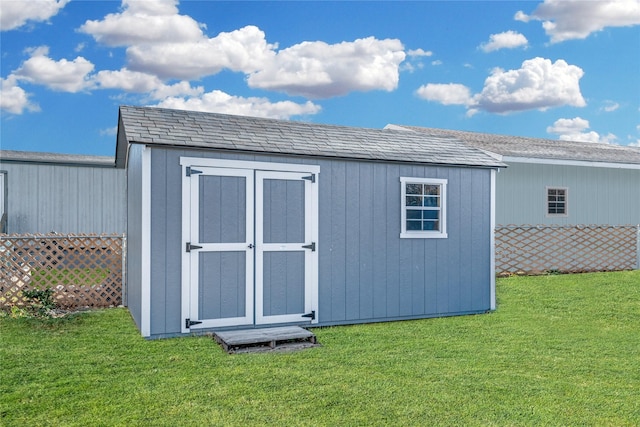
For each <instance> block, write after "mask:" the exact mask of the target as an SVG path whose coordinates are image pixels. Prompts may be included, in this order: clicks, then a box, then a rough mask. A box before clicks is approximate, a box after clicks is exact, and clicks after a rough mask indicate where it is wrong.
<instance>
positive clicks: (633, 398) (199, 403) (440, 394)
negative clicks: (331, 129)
mask: <svg viewBox="0 0 640 427" xmlns="http://www.w3.org/2000/svg"><path fill="white" fill-rule="evenodd" d="M497 294H498V304H499V306H498V310H497V311H496V312H494V313H491V314H485V315H478V316H464V317H452V318H442V319H426V320H419V321H406V322H394V323H381V324H371V325H358V326H346V327H331V328H322V329H316V331H315V332H316V334H317V336H318V339H319V341H320V342H321V343H322V344H323V346H322V347H318V348H314V349H307V350H304V351H299V352H294V353H271V354H237V355H227V354H226V353H224V352H223V351H222V350H221V349H220V347H219V346H218V345H217V344H216V343H215V342H214V341H213V340H212V339H210V338H206V337H188V338H176V339H167V340H157V341H145V340H144V339H142V338H141V337H140V336H139V334H138V332H137V330H136V329H135V327H134V325H133V323H132V321H131V319H130V317H129V314H128V312H127V311H126V310H124V309H108V310H102V311H96V312H91V313H85V314H78V315H74V316H72V317H70V318H63V319H53V320H48V321H36V320H29V319H10V318H6V317H5V318H0V327H1V330H0V333H1V342H0V356H1V364H2V367H1V375H2V377H1V378H0V392H1V402H0V403H1V406H0V417H1V418H0V424H3V425H7V426H23V425H29V426H38V425H43V426H44V425H46V426H56V425H64V426H67V425H69V426H73V425H76V426H87V425H154V426H163V425H166V426H176V425H267V424H270V425H277V426H295V425H310V426H315V425H320V426H323V425H326V426H337V425H340V426H361V425H399V426H409V425H483V426H486V425H489V426H490V425H612V426H625V425H629V426H631V425H640V271H635V272H620V273H596V274H582V275H554V276H542V277H513V278H508V279H501V280H499V281H498V289H497Z"/></svg>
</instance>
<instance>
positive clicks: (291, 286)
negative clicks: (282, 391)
mask: <svg viewBox="0 0 640 427" xmlns="http://www.w3.org/2000/svg"><path fill="white" fill-rule="evenodd" d="M116 152H117V154H116V163H117V164H118V165H119V166H121V167H125V166H126V169H127V200H128V207H127V209H128V213H127V217H128V233H127V236H128V237H127V238H128V256H127V278H128V283H127V292H128V306H129V309H130V311H131V313H132V316H133V318H134V319H135V322H136V324H137V325H138V327H139V328H140V330H141V332H142V335H143V336H145V337H151V338H160V337H167V336H175V335H181V334H187V333H191V332H196V331H203V330H207V329H209V330H210V329H212V328H213V329H216V328H252V327H261V326H268V325H271V326H273V325H283V324H300V325H338V324H351V323H364V322H378V321H389V320H401V319H415V318H424V317H436V316H451V315H461V314H470V313H482V312H486V311H489V310H492V309H494V308H495V283H494V277H495V276H494V271H493V233H492V230H493V226H494V219H493V209H494V208H493V200H494V180H495V176H496V171H497V170H498V169H499V168H501V167H503V166H504V165H503V163H501V162H500V161H498V160H496V159H495V158H493V157H491V156H489V155H487V154H485V153H483V152H482V151H480V150H477V149H475V148H472V147H467V146H465V145H464V144H462V143H460V142H459V141H457V140H454V139H452V138H450V137H447V138H442V137H430V136H427V135H423V134H420V133H415V132H401V131H393V130H374V129H359V128H349V127H341V126H328V125H316V124H305V123H299V122H290V121H278V120H269V119H259V118H250V117H239V116H229V115H220V114H210V113H199V112H187V111H176V110H167V109H156V108H141V107H121V108H120V117H119V123H118V142H117V150H116Z"/></svg>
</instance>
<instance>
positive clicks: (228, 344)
mask: <svg viewBox="0 0 640 427" xmlns="http://www.w3.org/2000/svg"><path fill="white" fill-rule="evenodd" d="M213 338H214V339H215V340H216V341H217V342H218V343H219V344H220V345H221V346H222V348H224V349H225V351H226V352H227V353H251V352H259V351H286V350H298V349H302V348H308V347H314V346H316V345H318V343H317V341H316V336H315V335H314V334H313V332H310V331H308V330H306V329H303V328H301V327H299V326H282V327H276V328H263V329H242V330H236V331H222V332H214V334H213Z"/></svg>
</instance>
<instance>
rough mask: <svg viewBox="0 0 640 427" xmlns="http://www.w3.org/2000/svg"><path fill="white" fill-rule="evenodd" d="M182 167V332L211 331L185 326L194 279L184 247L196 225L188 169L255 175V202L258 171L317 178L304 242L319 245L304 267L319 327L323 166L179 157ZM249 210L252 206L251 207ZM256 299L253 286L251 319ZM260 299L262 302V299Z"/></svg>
mask: <svg viewBox="0 0 640 427" xmlns="http://www.w3.org/2000/svg"><path fill="white" fill-rule="evenodd" d="M180 165H181V169H182V244H181V248H182V277H181V280H182V285H181V289H182V292H181V299H182V301H181V311H182V323H181V332H182V333H189V332H190V331H191V330H193V329H197V328H198V327H200V328H205V327H208V326H204V325H202V324H201V325H192V326H191V328H187V327H186V325H185V322H184V320H185V319H187V318H192V317H191V316H192V313H191V305H192V304H191V299H192V295H191V279H192V276H193V275H194V271H193V268H192V266H191V265H190V263H191V256H190V253H187V252H186V251H185V246H186V244H187V242H192V243H193V241H192V240H191V223H192V221H193V218H192V214H191V211H192V209H191V207H192V203H193V202H194V200H193V195H192V189H191V180H189V179H186V172H187V167H193V168H196V169H198V168H217V169H223V168H227V169H246V170H247V171H248V173H250V174H251V175H252V178H251V183H252V196H251V197H252V198H253V200H255V199H256V194H255V188H253V183H254V180H253V174H254V173H256V172H258V171H282V172H301V173H305V174H313V175H315V183H314V184H313V185H311V187H310V189H309V191H310V193H309V194H310V197H309V198H306V200H305V212H309V213H310V218H308V220H309V221H310V222H309V224H310V237H309V238H305V240H308V241H310V242H315V243H316V251H315V252H312V251H309V250H307V251H306V252H308V253H306V254H305V264H306V265H305V281H308V283H310V291H309V292H306V293H305V306H309V307H310V310H311V311H315V313H316V317H315V319H313V320H312V321H311V323H312V324H315V323H318V197H319V195H318V182H319V174H320V166H318V165H304V164H290V163H270V162H256V161H244V160H226V159H211V158H201V157H180ZM247 182H249V181H247ZM305 187H306V185H305ZM306 191H307V189H306V188H305V192H306ZM195 194H196V196H197V194H198V193H197V192H196V193H195ZM247 194H248V192H247ZM196 200H197V199H196ZM307 200H308V204H309V206H307ZM247 206H249V204H248V205H247ZM250 206H251V215H252V218H253V213H254V211H255V206H257V200H255V203H254V202H252V204H251V205H250ZM247 217H248V216H247ZM196 224H197V222H196ZM253 224H254V222H253V221H252V223H251V227H252V228H251V235H250V234H249V233H247V239H248V240H249V239H253V236H254V234H255V233H254V230H253ZM305 237H306V236H305ZM201 246H203V247H204V246H205V245H201ZM308 257H310V258H309V262H307V258H308ZM247 264H251V265H252V267H255V268H257V262H256V264H254V263H249V262H248V263H247ZM185 266H188V268H186V267H185ZM255 268H254V270H252V273H251V276H247V277H251V278H252V280H253V279H254V276H255V271H257V270H256V269H255ZM196 271H197V270H196ZM196 277H197V276H196ZM247 291H249V290H247ZM257 298H258V296H257V295H254V287H253V286H252V287H251V298H247V301H249V302H250V303H251V304H252V306H251V309H250V310H249V311H247V313H251V315H252V316H253V314H254V306H255V301H256V300H257ZM260 298H262V296H261V297H260ZM307 300H308V301H307ZM253 320H254V319H252V322H253ZM302 320H304V319H302ZM296 321H297V322H300V321H301V319H300V318H298V319H297V320H296ZM256 323H257V322H256ZM218 326H223V325H218ZM225 326H234V325H225Z"/></svg>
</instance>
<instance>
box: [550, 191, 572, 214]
mask: <svg viewBox="0 0 640 427" xmlns="http://www.w3.org/2000/svg"><path fill="white" fill-rule="evenodd" d="M567 193H568V191H567V189H566V188H559V187H547V215H549V216H567V215H568V213H567V201H568V197H567V195H568V194H567Z"/></svg>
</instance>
